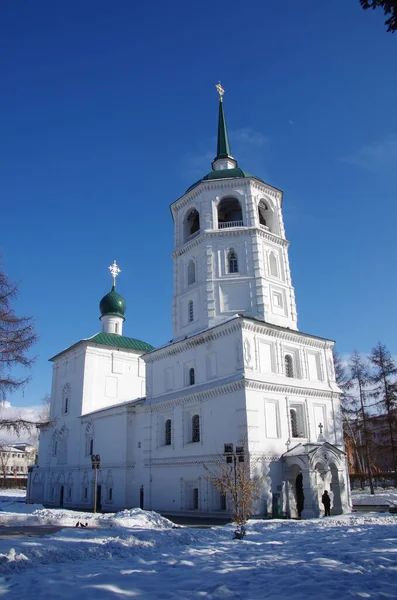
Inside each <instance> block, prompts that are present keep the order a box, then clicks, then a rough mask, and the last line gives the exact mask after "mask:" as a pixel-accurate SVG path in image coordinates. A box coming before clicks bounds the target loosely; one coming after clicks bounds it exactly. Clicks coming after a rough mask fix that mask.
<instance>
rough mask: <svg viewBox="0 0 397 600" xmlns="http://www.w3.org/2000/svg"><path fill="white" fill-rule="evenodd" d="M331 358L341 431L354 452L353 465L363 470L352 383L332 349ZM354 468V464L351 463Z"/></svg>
mask: <svg viewBox="0 0 397 600" xmlns="http://www.w3.org/2000/svg"><path fill="white" fill-rule="evenodd" d="M332 352H333V358H334V366H335V380H336V383H337V384H338V387H339V389H340V390H341V395H340V407H341V413H342V421H343V431H344V435H345V442H346V445H350V447H351V448H352V450H353V453H354V459H355V467H356V470H357V471H359V472H360V473H362V472H363V469H364V467H363V461H362V460H361V456H360V452H359V441H358V439H357V433H358V430H357V411H358V406H359V405H358V400H357V398H356V396H355V395H354V394H353V393H352V388H353V383H352V381H351V379H350V378H349V374H348V373H347V369H346V367H345V364H344V363H343V361H342V359H341V357H340V355H339V354H338V352H337V351H336V350H335V348H334V349H333V351H332ZM353 469H354V465H353Z"/></svg>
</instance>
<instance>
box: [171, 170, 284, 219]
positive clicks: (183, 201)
mask: <svg viewBox="0 0 397 600" xmlns="http://www.w3.org/2000/svg"><path fill="white" fill-rule="evenodd" d="M249 186H251V187H253V188H254V189H256V190H257V191H259V192H261V193H262V194H265V195H267V196H271V197H272V198H275V199H276V200H277V201H278V202H281V201H282V197H283V194H282V192H281V191H280V190H277V189H275V188H273V187H272V186H269V185H268V184H266V183H261V182H260V181H258V180H257V179H256V178H255V177H241V178H240V177H235V178H230V179H214V180H209V181H202V182H201V183H199V184H198V185H197V187H195V188H194V189H193V190H191V191H190V192H187V193H186V194H184V195H183V196H181V197H180V198H178V199H177V200H175V202H173V203H172V204H171V211H175V212H178V211H180V210H182V209H183V208H184V207H185V206H187V205H188V204H189V203H191V202H193V201H194V200H195V199H196V198H197V197H198V196H201V194H202V193H203V192H209V191H212V190H221V189H230V188H234V189H236V188H242V187H249Z"/></svg>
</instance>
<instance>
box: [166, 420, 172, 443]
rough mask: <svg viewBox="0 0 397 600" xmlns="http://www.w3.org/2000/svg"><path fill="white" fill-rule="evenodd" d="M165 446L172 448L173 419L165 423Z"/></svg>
mask: <svg viewBox="0 0 397 600" xmlns="http://www.w3.org/2000/svg"><path fill="white" fill-rule="evenodd" d="M164 446H172V419H166V420H165V422H164Z"/></svg>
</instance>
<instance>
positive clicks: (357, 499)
mask: <svg viewBox="0 0 397 600" xmlns="http://www.w3.org/2000/svg"><path fill="white" fill-rule="evenodd" d="M352 500H353V505H356V506H362V505H367V506H369V505H374V504H377V505H378V506H379V505H381V504H387V505H388V506H397V490H396V488H389V489H386V490H384V489H379V488H377V489H376V490H375V494H374V495H373V496H371V494H370V492H369V489H365V490H353V491H352Z"/></svg>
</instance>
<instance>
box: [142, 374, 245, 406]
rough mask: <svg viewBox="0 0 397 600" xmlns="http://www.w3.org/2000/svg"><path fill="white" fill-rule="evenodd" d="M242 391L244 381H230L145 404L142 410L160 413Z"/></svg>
mask: <svg viewBox="0 0 397 600" xmlns="http://www.w3.org/2000/svg"><path fill="white" fill-rule="evenodd" d="M243 389H244V380H243V379H239V380H238V381H232V382H230V383H226V384H223V385H219V386H215V387H212V388H209V389H206V390H198V391H196V392H192V393H190V394H189V393H185V394H183V395H182V396H179V397H178V398H169V399H164V400H161V399H160V400H159V401H158V402H156V403H153V404H147V405H146V406H145V408H144V412H146V413H150V412H160V411H163V410H164V409H167V408H173V407H174V406H180V405H184V404H194V403H196V402H205V401H206V400H210V399H211V398H216V397H218V396H224V395H225V394H230V393H232V392H236V391H238V390H243Z"/></svg>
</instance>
